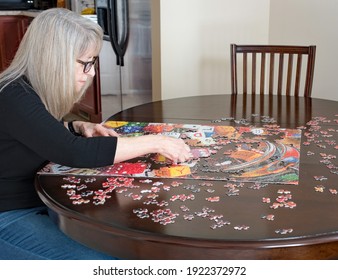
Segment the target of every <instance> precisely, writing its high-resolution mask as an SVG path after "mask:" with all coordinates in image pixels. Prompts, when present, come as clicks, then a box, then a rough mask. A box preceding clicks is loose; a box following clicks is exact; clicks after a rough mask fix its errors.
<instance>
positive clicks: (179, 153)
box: [165, 138, 192, 164]
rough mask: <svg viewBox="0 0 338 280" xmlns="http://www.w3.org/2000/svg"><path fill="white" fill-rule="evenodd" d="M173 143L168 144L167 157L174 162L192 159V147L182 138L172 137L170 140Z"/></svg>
mask: <svg viewBox="0 0 338 280" xmlns="http://www.w3.org/2000/svg"><path fill="white" fill-rule="evenodd" d="M169 142H171V143H170V144H171V145H167V146H166V148H167V150H166V155H165V156H166V157H167V158H169V159H170V160H171V161H172V162H173V163H174V164H177V163H180V162H185V161H188V160H189V159H191V157H192V155H191V153H190V147H189V146H188V145H187V144H185V143H184V141H183V140H182V139H175V138H171V139H170V140H169Z"/></svg>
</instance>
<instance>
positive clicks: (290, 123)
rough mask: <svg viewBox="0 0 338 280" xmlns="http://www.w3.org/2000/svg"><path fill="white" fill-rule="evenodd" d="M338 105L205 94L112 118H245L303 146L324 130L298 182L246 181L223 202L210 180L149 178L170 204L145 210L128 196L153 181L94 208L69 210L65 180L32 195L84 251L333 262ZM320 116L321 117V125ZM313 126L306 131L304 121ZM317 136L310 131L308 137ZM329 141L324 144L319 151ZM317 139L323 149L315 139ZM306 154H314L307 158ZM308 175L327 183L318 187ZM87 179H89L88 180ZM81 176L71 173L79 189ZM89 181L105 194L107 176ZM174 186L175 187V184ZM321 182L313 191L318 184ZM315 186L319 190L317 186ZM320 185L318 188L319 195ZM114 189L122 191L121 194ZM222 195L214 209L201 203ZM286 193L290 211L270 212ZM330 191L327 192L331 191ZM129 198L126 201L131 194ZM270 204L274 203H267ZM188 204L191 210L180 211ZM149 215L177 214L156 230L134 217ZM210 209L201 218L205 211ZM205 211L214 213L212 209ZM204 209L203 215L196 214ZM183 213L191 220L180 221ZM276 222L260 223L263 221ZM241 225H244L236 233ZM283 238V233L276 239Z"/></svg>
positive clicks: (42, 179)
mask: <svg viewBox="0 0 338 280" xmlns="http://www.w3.org/2000/svg"><path fill="white" fill-rule="evenodd" d="M337 108H338V103H337V102H334V101H329V100H321V99H314V98H313V99H309V98H295V97H285V96H282V97H277V96H264V97H262V96H259V95H257V96H249V95H248V96H242V95H212V96H198V97H197V96H196V97H186V98H179V99H171V100H165V101H158V102H152V103H149V104H144V105H141V106H137V107H134V108H130V109H128V110H125V111H123V112H121V113H119V114H116V115H114V116H112V117H111V118H110V119H109V120H120V121H139V122H172V123H191V124H218V123H220V124H221V125H231V126H242V124H241V123H240V122H238V121H240V120H243V119H245V120H246V121H249V122H250V125H254V126H257V127H261V126H263V125H264V123H263V122H262V117H263V116H269V118H273V119H274V120H276V122H277V124H278V125H280V126H281V127H284V128H297V127H302V126H306V127H307V128H306V129H305V128H302V142H303V141H305V140H306V137H309V136H308V135H307V136H305V134H306V133H308V132H311V131H308V130H309V129H311V128H315V129H317V133H318V134H321V133H320V131H322V133H323V134H321V135H327V134H324V132H323V131H326V132H327V131H330V134H332V137H331V138H326V137H322V136H321V135H319V136H318V139H317V140H316V142H313V143H311V144H310V145H302V146H301V157H300V167H299V184H298V185H287V184H284V185H282V184H268V185H267V186H265V187H262V188H257V189H255V188H253V187H252V185H253V184H252V183H244V185H243V186H241V187H240V188H238V190H237V191H238V193H239V194H238V195H236V196H228V195H227V190H226V188H225V184H226V182H224V181H208V183H211V185H210V186H209V187H207V186H205V185H203V182H204V181H201V180H192V179H189V180H184V179H179V178H175V179H152V184H153V183H156V182H162V183H163V184H164V185H167V186H171V188H170V190H169V191H164V190H163V189H161V191H160V192H159V193H158V194H159V198H158V200H159V201H167V202H169V205H167V206H163V207H158V206H155V205H147V206H145V204H144V199H141V200H133V199H131V198H130V194H131V193H132V192H134V193H136V192H137V193H138V194H140V193H142V191H143V190H144V191H146V190H148V191H149V189H151V187H152V186H153V185H152V184H149V183H146V182H144V181H143V180H142V178H135V179H134V181H133V185H135V186H137V189H127V190H124V191H122V190H121V187H119V188H117V189H115V190H114V191H113V192H111V193H110V194H109V195H110V196H111V197H110V198H109V199H107V201H106V202H105V203H104V204H102V205H94V204H92V203H88V204H82V205H74V204H73V203H72V201H71V200H70V199H69V196H68V195H67V194H66V191H65V190H64V189H62V188H61V185H62V184H64V183H65V180H64V179H65V178H64V175H63V176H52V175H40V176H37V178H36V182H37V183H36V186H37V191H38V193H39V195H40V197H41V198H42V200H43V201H44V202H45V203H46V204H47V206H48V207H49V208H50V209H51V210H52V211H53V213H54V218H55V220H56V222H57V223H58V225H59V227H60V229H61V230H62V231H64V232H65V233H66V234H67V235H69V236H70V237H72V238H74V239H75V240H77V241H79V242H82V243H84V244H86V245H88V246H90V247H93V248H96V249H98V250H101V251H104V252H107V253H109V254H111V255H114V256H118V257H121V258H126V259H337V258H338V218H337V217H336V216H337V215H335V213H337V211H338V195H335V194H334V192H333V191H332V190H333V189H337V190H338V184H337V178H338V175H337V174H336V173H334V172H331V171H332V170H333V171H337V159H336V158H334V157H333V155H336V154H337V152H336V151H337V143H336V144H335V145H334V144H333V143H332V141H336V140H337V133H338V123H337V122H338V121H337V119H338V116H337V114H338V111H337ZM318 117H320V119H319V118H318ZM311 120H312V121H313V120H317V124H316V125H314V124H311V125H309V121H311ZM312 133H314V132H312ZM327 139H330V140H331V143H330V145H329V144H327V145H326V147H325V148H324V147H323V146H320V145H321V144H323V143H327V142H325V141H326V140H327ZM319 140H321V141H322V142H319ZM309 152H311V154H312V153H313V155H311V156H310V155H309ZM323 153H326V154H327V155H330V156H331V158H330V166H331V169H330V168H328V167H327V166H328V163H327V162H326V163H325V164H324V163H323V162H321V160H322V154H323ZM314 176H324V177H325V180H324V181H318V180H316V179H315V178H314ZM89 177H90V176H89ZM89 177H86V176H78V178H80V179H81V182H80V183H79V184H81V183H83V182H84V181H86V178H89ZM95 179H96V180H95V181H94V182H91V183H88V184H87V186H88V189H87V190H93V191H95V190H98V189H102V186H103V184H104V183H105V182H106V180H107V178H105V177H99V176H97V177H96V178H95ZM174 182H175V183H176V184H177V182H178V183H181V184H178V185H176V186H175V187H174V186H173V183H174ZM320 185H322V186H323V187H324V188H322V189H321V190H322V191H320V190H319V189H320V188H319V187H318V186H320ZM192 187H194V188H195V190H196V189H199V191H198V192H193V194H194V197H195V199H194V200H186V201H184V202H183V201H170V198H171V197H172V196H173V195H180V194H182V193H185V194H187V195H188V194H192V191H191V189H192ZM316 188H317V189H316ZM318 188H319V189H318ZM119 189H120V190H121V192H119V191H118V190H119ZM208 189H211V191H212V196H219V197H220V198H221V199H220V202H217V203H212V202H208V201H206V198H207V197H210V196H211V195H210V193H209V192H208ZM281 190H284V191H288V192H289V193H290V194H291V195H292V199H290V200H292V202H294V203H295V204H296V206H295V207H279V208H278V209H272V208H271V205H272V202H274V201H275V200H276V199H277V198H278V196H279V195H280V191H281ZM330 190H331V191H330ZM128 194H129V195H128ZM264 198H270V199H271V203H266V202H264V201H263V200H264ZM182 206H186V207H187V208H188V209H189V212H184V211H183V210H182V209H183V208H182ZM145 207H147V208H148V209H149V213H151V211H155V210H157V209H159V208H162V209H170V210H171V211H172V213H177V214H178V216H177V217H175V218H174V222H173V223H170V224H166V225H162V224H160V223H155V222H154V221H153V220H152V219H151V217H148V218H140V217H138V216H137V214H135V210H136V209H140V208H145ZM208 209H209V210H210V212H208V213H207V214H206V212H207V211H208ZM211 210H212V211H211ZM203 211H204V214H206V215H205V216H204V217H203V216H202V215H197V213H200V214H201V212H203ZM187 213H190V214H192V215H193V216H194V218H193V219H192V220H190V221H189V220H187V219H184V218H183V217H184V215H185V214H187ZM271 214H273V215H274V219H272V220H268V219H266V216H267V215H271ZM213 215H223V218H222V219H223V221H227V222H228V223H227V224H225V225H223V226H222V227H219V228H215V229H213V228H212V227H213V225H215V220H213V218H212V217H214V216H213ZM241 227H242V228H241ZM283 231H284V232H283Z"/></svg>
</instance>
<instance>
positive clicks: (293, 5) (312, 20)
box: [269, 0, 338, 112]
mask: <svg viewBox="0 0 338 280" xmlns="http://www.w3.org/2000/svg"><path fill="white" fill-rule="evenodd" d="M270 2H271V3H270V7H271V8H270V24H269V27H270V30H269V41H270V43H271V44H294V45H296V44H301V45H310V44H311V45H316V46H317V48H316V63H315V75H314V81H313V88H312V97H317V98H324V99H330V100H337V101H338V83H337V81H338V71H337V66H338V55H337V51H338V33H337V29H338V1H337V0H324V1H318V0H283V1H280V0H270ZM337 112H338V108H337Z"/></svg>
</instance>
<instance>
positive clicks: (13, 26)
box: [0, 16, 32, 72]
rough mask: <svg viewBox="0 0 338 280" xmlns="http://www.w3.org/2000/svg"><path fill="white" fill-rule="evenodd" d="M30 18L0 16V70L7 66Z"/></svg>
mask: <svg viewBox="0 0 338 280" xmlns="http://www.w3.org/2000/svg"><path fill="white" fill-rule="evenodd" d="M31 21H32V18H30V17H26V16H0V72H1V71H3V70H4V69H5V68H7V67H8V65H9V64H10V62H11V61H12V59H13V58H14V55H15V53H16V51H17V49H18V47H19V44H20V41H21V39H22V37H23V35H24V34H25V32H26V30H27V27H28V25H29V24H30V22H31Z"/></svg>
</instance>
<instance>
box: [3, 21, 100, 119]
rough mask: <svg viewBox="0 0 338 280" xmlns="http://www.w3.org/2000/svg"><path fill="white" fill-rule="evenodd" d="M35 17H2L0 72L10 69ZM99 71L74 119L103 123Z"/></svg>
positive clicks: (74, 110)
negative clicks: (9, 66)
mask: <svg viewBox="0 0 338 280" xmlns="http://www.w3.org/2000/svg"><path fill="white" fill-rule="evenodd" d="M32 20H33V17H28V16H21V15H4V16H0V72H1V71H3V70H4V69H6V68H7V67H8V65H9V64H10V62H11V61H12V59H13V58H14V55H15V53H16V51H17V50H18V47H19V44H20V41H21V40H22V38H23V36H24V34H25V32H26V30H27V27H28V26H29V24H30V23H31V21H32ZM99 76H100V75H99V73H98V70H97V75H95V78H94V81H93V84H92V85H91V86H90V87H89V88H88V90H87V92H86V94H85V96H84V98H83V99H82V100H81V101H80V102H79V103H78V104H75V106H74V109H73V110H72V112H71V115H72V118H73V119H79V120H86V121H91V122H101V121H102V113H101V93H100V78H99Z"/></svg>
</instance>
